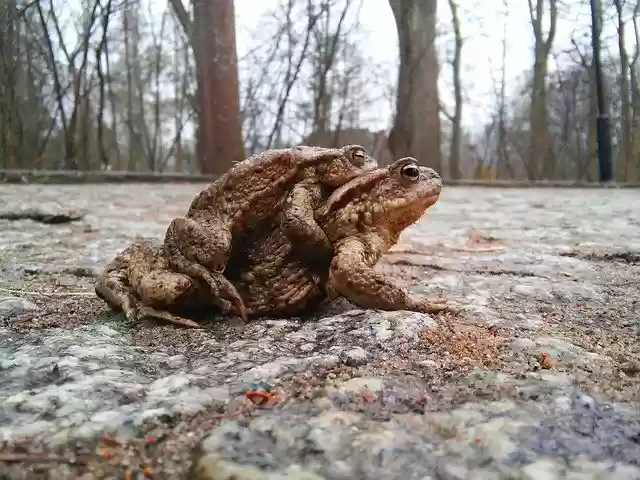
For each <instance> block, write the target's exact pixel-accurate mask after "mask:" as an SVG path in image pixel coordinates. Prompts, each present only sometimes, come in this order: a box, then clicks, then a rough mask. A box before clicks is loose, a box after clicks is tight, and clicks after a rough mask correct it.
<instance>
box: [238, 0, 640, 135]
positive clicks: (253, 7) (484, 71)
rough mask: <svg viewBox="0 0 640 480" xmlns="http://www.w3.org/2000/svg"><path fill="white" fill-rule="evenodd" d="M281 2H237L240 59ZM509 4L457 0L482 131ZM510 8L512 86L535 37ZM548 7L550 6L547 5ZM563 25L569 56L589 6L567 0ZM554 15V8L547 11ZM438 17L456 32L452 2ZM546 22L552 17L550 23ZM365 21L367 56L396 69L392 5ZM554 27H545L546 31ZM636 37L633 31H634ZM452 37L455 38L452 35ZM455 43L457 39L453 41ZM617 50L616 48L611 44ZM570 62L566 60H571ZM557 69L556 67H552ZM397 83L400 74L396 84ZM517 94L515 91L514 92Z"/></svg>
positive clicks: (372, 11)
mask: <svg viewBox="0 0 640 480" xmlns="http://www.w3.org/2000/svg"><path fill="white" fill-rule="evenodd" d="M278 2H279V0H260V1H256V0H235V7H236V18H237V42H238V54H239V56H240V57H241V56H242V55H243V54H244V53H245V52H246V50H247V48H249V43H250V38H249V36H248V35H247V31H251V30H252V29H254V28H255V27H256V25H257V24H258V22H259V21H260V18H261V16H262V15H263V14H264V13H265V12H267V11H268V10H270V9H273V8H274V7H275V6H277V5H278ZM504 3H505V2H503V1H499V0H493V1H487V0H485V1H482V0H457V4H458V5H459V9H460V16H461V17H462V18H461V24H462V31H463V36H464V37H465V42H464V49H463V71H464V72H465V74H464V78H463V82H464V89H465V96H466V100H467V101H466V103H465V110H464V117H465V118H464V123H465V124H466V125H467V126H472V125H474V124H475V125H477V124H478V122H483V121H485V120H486V118H487V116H488V113H489V111H490V109H491V105H493V103H494V97H493V93H492V92H493V91H494V79H498V78H499V75H500V70H499V69H500V68H501V54H502V53H501V52H502V43H501V42H502V32H503V22H504V12H505V8H504ZM506 3H507V5H508V25H507V38H508V51H507V62H506V63H507V73H506V75H507V79H508V80H509V81H510V83H511V85H514V83H515V82H514V80H515V79H517V78H518V77H519V76H521V75H522V73H523V71H524V70H525V69H528V68H530V66H531V58H532V57H531V52H532V46H533V33H532V28H531V23H530V19H529V10H528V2H527V0H507V2H506ZM545 3H547V2H545ZM563 4H564V5H565V8H563V10H562V12H561V16H560V20H559V22H558V28H557V33H556V40H555V42H554V47H555V48H554V50H555V51H556V52H563V51H566V50H568V49H570V48H571V38H572V36H574V37H576V38H578V37H580V36H581V35H584V34H585V33H588V32H589V25H590V24H589V12H590V11H589V2H585V1H584V0H582V1H581V0H564V2H563ZM547 9H548V7H547ZM438 17H439V22H440V26H441V28H442V30H448V29H449V28H448V27H449V26H450V10H449V4H448V1H447V0H439V3H438ZM545 18H546V17H545ZM360 21H361V23H362V25H363V27H364V28H365V29H366V30H367V32H368V39H369V40H368V42H367V43H366V45H364V48H365V51H366V52H367V53H368V55H370V56H371V57H372V58H375V59H376V60H382V61H385V62H389V63H391V64H393V63H395V62H397V59H398V42H397V33H396V29H395V23H394V20H393V15H392V12H391V8H390V7H389V3H388V0H364V7H363V9H362V12H361V17H360ZM547 26H548V22H545V24H544V27H545V29H546V28H547ZM628 33H631V28H629V29H628ZM449 35H452V34H451V33H449ZM613 35H615V26H614V25H613V23H611V22H608V23H607V24H606V25H605V31H604V36H605V37H607V38H611V39H613ZM449 38H452V37H449ZM609 43H610V44H611V46H612V47H613V48H615V43H614V42H609ZM446 44H447V40H446V38H443V39H442V40H441V41H440V46H441V48H440V55H441V58H442V59H443V62H442V63H444V59H445V58H446V51H445V47H446ZM565 58H566V57H565ZM550 68H551V69H553V68H554V63H553V62H552V64H551V65H550ZM390 81H391V82H395V81H396V77H395V74H393V75H392V77H391V78H390ZM440 84H441V87H442V88H441V95H442V96H443V101H445V102H446V103H450V102H451V98H452V97H451V93H450V92H451V87H450V85H451V70H450V69H449V68H448V67H447V66H446V65H443V67H442V69H441V75H440ZM514 88H515V86H514Z"/></svg>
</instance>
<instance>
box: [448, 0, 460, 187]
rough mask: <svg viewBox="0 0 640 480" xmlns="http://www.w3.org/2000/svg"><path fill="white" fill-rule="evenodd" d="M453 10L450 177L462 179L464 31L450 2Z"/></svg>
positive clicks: (453, 4)
mask: <svg viewBox="0 0 640 480" xmlns="http://www.w3.org/2000/svg"><path fill="white" fill-rule="evenodd" d="M449 8H450V9H451V19H452V23H453V33H454V53H453V60H452V68H453V92H454V101H455V104H454V113H453V115H452V117H451V147H450V151H449V177H451V178H453V179H458V178H460V148H461V145H460V143H461V139H462V79H461V77H460V70H461V67H462V42H463V39H462V31H461V27H460V17H459V15H458V5H457V4H456V2H455V0H449Z"/></svg>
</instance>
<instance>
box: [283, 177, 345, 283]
mask: <svg viewBox="0 0 640 480" xmlns="http://www.w3.org/2000/svg"><path fill="white" fill-rule="evenodd" d="M321 200H322V187H321V186H319V185H317V184H312V183H305V182H301V183H299V184H298V185H296V186H295V187H294V188H293V190H292V191H291V193H290V194H289V195H288V197H287V199H286V201H285V204H284V206H283V208H282V212H281V213H280V228H281V230H282V232H283V233H284V234H285V235H286V237H287V238H288V240H289V242H290V243H291V246H292V248H293V251H294V252H295V253H296V254H297V255H298V257H299V258H300V259H301V260H304V262H305V263H306V264H312V265H313V266H314V267H318V268H321V269H323V270H324V271H326V269H327V268H329V264H330V262H331V258H332V256H333V246H332V245H331V242H330V241H329V239H328V238H327V235H326V234H325V233H324V231H323V230H322V228H320V226H319V225H318V224H317V223H316V220H315V218H314V212H315V209H316V206H317V204H318V203H319V202H320V201H321Z"/></svg>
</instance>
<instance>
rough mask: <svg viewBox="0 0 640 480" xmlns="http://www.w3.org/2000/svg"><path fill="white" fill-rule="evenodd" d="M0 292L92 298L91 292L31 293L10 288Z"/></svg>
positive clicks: (2, 289)
mask: <svg viewBox="0 0 640 480" xmlns="http://www.w3.org/2000/svg"><path fill="white" fill-rule="evenodd" d="M0 292H4V293H10V294H12V295H18V296H20V295H34V296H40V297H93V296H95V293H93V292H31V291H29V290H13V289H10V288H2V287H0Z"/></svg>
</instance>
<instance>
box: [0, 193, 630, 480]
mask: <svg viewBox="0 0 640 480" xmlns="http://www.w3.org/2000/svg"><path fill="white" fill-rule="evenodd" d="M199 189H200V186H198V185H178V184H175V185H151V184H148V185H145V184H140V185H131V184H129V185H97V186H96V185H92V186H82V185H78V186H74V185H69V186H9V185H5V186H0V198H2V199H3V200H6V205H4V206H2V207H0V214H1V213H2V212H16V211H18V210H23V209H25V208H38V209H40V210H44V211H46V212H50V213H56V212H58V213H59V212H61V211H62V212H65V211H69V210H73V211H75V212H78V211H80V212H83V213H85V216H84V217H83V218H82V219H81V220H78V221H75V222H71V223H62V224H54V225H51V224H45V223H41V222H37V221H34V220H28V219H27V220H0V231H2V235H0V287H1V288H2V290H0V370H1V371H2V375H0V440H2V441H4V448H3V449H2V450H1V451H0V476H3V475H4V477H3V478H16V479H17V478H55V479H64V478H79V475H81V474H84V475H86V476H84V477H82V478H87V479H89V478H114V479H115V478H144V475H146V476H147V478H149V477H151V478H158V479H159V478H167V479H168V478H171V479H175V478H185V477H186V476H187V472H189V470H190V469H191V471H190V475H191V478H201V479H220V478H236V479H240V478H242V479H254V478H255V479H258V478H260V479H271V478H273V479H276V478H278V479H282V478H291V479H293V478H295V479H302V478H305V479H315V478H327V479H348V478H363V479H374V478H375V479H387V478H388V479H393V478H445V479H458V478H460V479H462V478H468V477H467V475H468V474H469V473H470V472H473V474H474V477H473V478H487V479H493V478H496V479H497V478H531V479H533V478H594V479H595V478H598V479H599V478H603V479H604V478H607V479H608V478H616V479H625V478H629V479H632V478H640V416H639V415H638V413H639V412H638V399H639V397H638V386H639V385H640V383H639V382H638V375H640V342H639V341H638V340H639V324H640V307H639V305H638V302H639V301H640V295H639V293H640V291H639V290H640V216H639V215H638V212H639V211H640V190H634V189H625V190H615V189H606V190H599V189H584V190H580V189H566V190H563V189H508V190H503V191H500V190H498V189H489V188H487V189H482V188H465V187H448V188H447V189H446V190H445V192H444V194H443V196H442V198H441V200H440V202H439V204H438V205H436V207H435V208H434V209H433V211H431V212H430V213H429V215H428V216H427V217H425V218H424V219H423V220H422V221H421V222H420V223H419V224H417V225H416V226H414V227H412V228H411V229H410V230H408V231H407V232H406V233H405V234H404V235H403V237H402V240H401V244H400V245H399V246H398V247H397V248H396V249H395V251H394V252H393V253H390V254H389V255H387V256H386V257H385V259H384V261H383V262H381V264H380V269H381V270H384V271H386V272H387V273H388V274H389V275H393V276H394V277H396V278H397V279H398V280H400V281H402V282H405V283H406V285H408V286H410V287H411V288H412V289H413V290H414V291H416V292H429V293H441V294H444V295H447V296H449V297H451V298H453V299H455V300H457V301H459V302H461V303H464V304H467V305H469V306H470V307H469V310H468V312H467V313H465V314H464V315H463V316H461V317H457V318H445V317H429V316H427V315H421V314H415V313H407V312H377V311H362V310H358V309H356V308H355V307H353V306H352V305H349V304H347V303H346V302H338V303H336V304H335V305H332V306H331V307H330V308H328V309H327V310H326V311H323V312H318V314H317V315H316V316H315V317H314V318H313V319H309V320H314V321H304V322H299V321H298V320H297V319H288V320H283V319H267V320H263V321H257V322H253V323H252V324H250V325H248V326H247V327H246V329H245V330H244V331H243V332H242V333H237V332H234V331H232V330H231V329H229V328H228V327H227V326H226V325H225V324H224V323H221V322H218V323H216V322H213V323H212V324H211V325H209V326H207V328H205V329H203V330H198V331H195V330H192V331H186V330H177V329H173V328H170V327H166V326H158V325H151V324H143V325H139V326H136V327H135V328H133V327H132V326H130V325H127V324H126V323H125V322H124V321H123V319H122V318H121V317H120V316H117V315H114V314H112V313H109V312H108V311H107V310H106V308H105V307H104V305H103V304H102V303H101V302H100V301H99V300H98V299H97V298H95V297H94V296H93V295H92V289H93V281H94V276H95V275H96V273H97V272H99V271H100V269H101V267H102V266H103V265H104V264H105V262H107V261H108V260H109V259H111V258H112V257H113V255H114V254H115V253H116V252H117V251H118V250H120V249H122V248H124V247H125V246H126V245H128V244H129V243H130V242H131V241H132V240H133V239H134V238H135V237H136V235H144V236H157V237H160V236H162V235H163V234H164V230H165V228H166V225H167V223H168V221H169V219H170V218H172V217H173V216H176V215H179V214H181V213H183V211H184V210H185V208H186V206H187V205H188V204H189V202H190V201H191V198H192V197H193V196H194V195H195V193H196V192H197V191H198V190H199ZM16 291H18V292H16ZM305 320H307V319H305ZM234 475H235V476H234Z"/></svg>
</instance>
